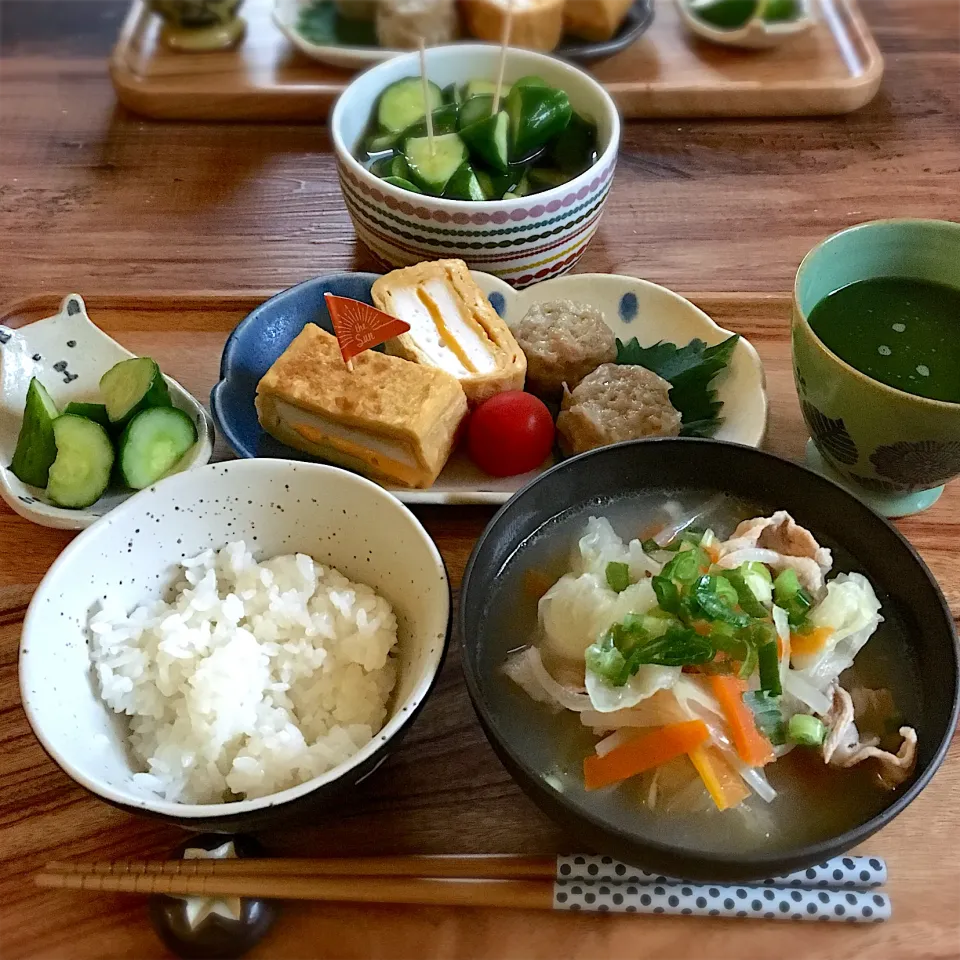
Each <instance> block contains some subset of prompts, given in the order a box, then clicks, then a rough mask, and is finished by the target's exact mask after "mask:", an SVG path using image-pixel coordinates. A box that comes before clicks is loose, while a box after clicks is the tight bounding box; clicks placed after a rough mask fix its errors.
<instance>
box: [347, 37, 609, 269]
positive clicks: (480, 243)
mask: <svg viewBox="0 0 960 960" xmlns="http://www.w3.org/2000/svg"><path fill="white" fill-rule="evenodd" d="M499 56H500V48H499V47H497V46H493V45H490V44H479V43H478V44H457V45H455V46H447V47H434V48H432V49H430V50H428V51H427V75H428V77H429V79H430V80H432V81H433V82H434V83H436V84H438V85H439V86H441V87H444V86H446V85H447V84H449V83H454V82H457V83H463V82H466V81H467V80H470V79H474V78H482V79H486V78H494V77H495V76H496V73H497V67H498V60H499ZM419 73H420V65H419V58H418V55H417V54H409V55H406V56H402V57H396V58H395V59H393V60H389V61H387V62H386V63H381V64H379V65H377V66H375V67H373V68H372V69H370V70H367V71H366V72H365V73H362V74H360V75H359V76H358V77H357V78H356V79H355V80H354V81H353V82H352V83H351V84H350V85H349V86H348V87H347V89H346V90H345V91H344V93H343V94H342V96H341V97H340V99H339V100H338V101H337V103H336V105H335V106H334V108H333V113H332V115H331V118H330V132H331V136H332V138H333V145H334V150H335V153H336V157H337V170H338V173H339V175H340V187H341V190H342V191H343V199H344V203H345V204H346V206H347V210H348V212H349V213H350V217H351V219H352V220H353V225H354V228H355V229H356V232H357V237H358V239H359V240H361V241H362V242H363V243H364V244H365V245H366V246H367V247H368V248H369V249H370V251H371V252H372V253H373V255H374V256H375V257H376V258H377V259H378V260H379V261H380V262H381V263H382V264H384V266H386V267H389V268H393V267H403V266H409V265H411V264H414V263H419V262H421V261H423V260H436V259H438V258H440V257H460V258H461V259H463V260H465V261H466V262H467V263H468V264H469V265H470V267H471V268H473V269H475V270H482V271H484V272H486V273H491V274H493V275H494V276H497V277H500V278H501V279H502V280H506V281H507V282H508V283H511V284H513V285H514V286H515V287H525V286H528V285H530V284H531V283H538V282H539V281H541V280H546V279H548V278H550V277H555V276H559V275H560V274H562V273H565V272H566V271H567V270H569V269H570V268H571V267H572V266H573V265H574V264H575V263H576V262H577V261H578V260H579V259H580V257H581V256H582V254H583V251H584V250H585V249H586V246H587V244H588V243H589V242H590V240H591V238H592V237H593V235H594V233H595V232H596V230H597V226H598V224H599V222H600V217H601V215H602V213H603V207H604V204H605V202H606V199H607V195H608V193H609V191H610V184H611V182H612V180H613V173H614V168H615V166H616V161H617V150H618V148H619V145H620V117H619V115H618V113H617V108H616V106H615V105H614V103H613V100H611V99H610V95H609V94H608V93H607V92H606V91H605V90H604V89H603V87H602V86H601V85H600V84H599V83H597V81H596V80H594V79H593V78H592V77H591V76H589V75H588V74H586V73H584V72H583V71H582V70H579V69H577V68H576V67H574V66H572V65H570V64H568V63H564V62H563V61H562V60H557V59H556V58H555V57H549V56H546V55H545V54H542V53H535V52H533V51H531V50H516V49H511V50H510V51H509V52H508V56H507V62H506V70H505V74H504V80H505V82H506V83H511V82H512V81H514V80H517V79H519V78H520V77H523V76H528V75H530V74H537V75H538V76H541V77H543V79H544V80H546V81H547V83H549V84H551V85H552V86H555V87H558V88H559V89H562V90H564V91H565V92H566V93H567V95H568V96H569V98H570V103H571V105H572V106H573V108H574V110H576V111H577V112H579V113H581V114H583V115H584V116H588V117H590V118H591V119H592V120H593V121H594V122H595V123H596V124H597V132H598V153H599V157H598V159H597V162H596V163H595V164H594V165H593V166H592V167H590V168H589V169H588V170H586V171H584V172H583V173H582V174H580V175H579V176H578V177H575V178H574V179H572V180H570V181H569V182H568V183H565V184H564V185H563V186H560V187H555V188H553V189H551V190H545V191H544V192H543V193H537V194H534V195H532V196H529V197H520V198H517V199H514V200H490V201H483V202H478V201H469V200H447V199H444V198H442V197H430V196H426V195H424V194H415V193H411V192H409V191H406V190H402V189H399V188H397V187H394V186H392V185H391V184H388V183H385V182H384V181H383V180H381V179H380V178H379V177H376V176H374V175H373V174H372V173H370V172H369V171H368V170H367V169H366V168H365V167H364V166H363V164H362V163H361V162H360V161H359V160H357V158H356V157H355V156H354V150H355V149H356V146H357V144H358V143H359V141H360V139H361V137H362V136H363V133H364V130H365V128H366V125H367V122H368V120H369V117H370V114H371V111H372V110H373V108H374V105H375V104H376V102H377V99H378V97H379V96H380V94H381V93H382V92H383V91H384V90H385V89H386V88H387V87H388V86H389V85H390V84H391V83H393V82H394V81H396V80H400V79H402V78H403V77H410V76H418V75H419Z"/></svg>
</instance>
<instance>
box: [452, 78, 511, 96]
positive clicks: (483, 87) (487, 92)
mask: <svg viewBox="0 0 960 960" xmlns="http://www.w3.org/2000/svg"><path fill="white" fill-rule="evenodd" d="M496 92H497V85H496V84H495V83H494V82H493V81H492V80H470V81H468V82H467V83H466V84H465V85H464V88H463V99H464V100H469V99H470V98H471V97H481V96H489V97H490V98H491V99H493V95H494V94H495V93H496ZM509 92H510V84H508V83H505V84H504V85H503V87H502V88H501V90H500V99H501V100H502V99H504V98H505V97H506V96H507V94H508V93H509Z"/></svg>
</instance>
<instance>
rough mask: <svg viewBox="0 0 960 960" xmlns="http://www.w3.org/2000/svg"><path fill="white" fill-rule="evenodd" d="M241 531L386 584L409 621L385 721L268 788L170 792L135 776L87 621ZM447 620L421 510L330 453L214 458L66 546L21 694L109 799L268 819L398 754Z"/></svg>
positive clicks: (45, 595)
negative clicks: (286, 784)
mask: <svg viewBox="0 0 960 960" xmlns="http://www.w3.org/2000/svg"><path fill="white" fill-rule="evenodd" d="M236 540H244V541H246V542H247V543H248V544H249V545H250V546H251V547H252V548H253V549H254V550H255V552H256V553H257V555H258V557H262V558H267V557H272V556H277V555H280V554H286V553H296V552H300V553H306V554H309V555H311V556H313V557H315V558H316V559H317V560H319V561H320V562H322V563H327V564H332V565H333V566H335V567H337V568H338V569H339V570H341V571H342V572H343V573H344V574H345V575H346V576H348V577H350V578H351V579H353V580H357V581H360V582H363V583H367V584H369V585H370V586H372V587H373V588H374V589H375V590H377V592H378V593H380V594H382V595H383V596H384V597H386V598H387V599H388V600H389V601H390V603H391V604H392V605H393V608H394V610H395V612H396V614H397V618H398V621H399V625H400V630H399V638H400V642H399V658H400V671H399V679H398V682H397V687H396V689H395V690H394V694H393V698H392V701H391V708H390V713H389V716H388V719H387V721H386V724H385V725H384V727H383V729H382V730H381V731H380V733H379V734H378V735H377V736H376V737H374V739H373V740H372V741H371V742H370V743H368V744H367V745H366V746H365V747H363V749H361V750H360V751H358V752H357V753H356V754H355V755H354V756H353V757H352V758H351V759H350V760H349V761H348V762H346V763H344V764H341V765H340V766H339V767H336V768H334V769H333V770H331V771H329V772H328V773H325V774H323V775H322V776H319V777H315V778H314V779H312V780H309V781H307V782H306V783H303V784H300V785H299V786H296V787H292V788H290V789H289V790H284V791H282V792H280V793H275V794H272V795H270V796H267V797H262V798H260V799H256V800H244V801H239V802H234V803H223V804H184V803H171V802H168V801H164V800H160V799H158V798H156V797H151V796H150V795H147V794H145V793H143V792H140V791H138V790H137V789H136V788H134V786H133V785H132V783H131V780H130V775H131V774H132V773H134V772H137V770H138V768H137V767H136V766H134V765H133V763H132V759H131V756H130V754H129V752H128V750H127V745H126V735H127V725H126V720H125V718H123V717H120V716H118V715H116V714H114V713H113V712H112V711H111V710H110V709H109V708H108V707H106V706H105V705H104V704H103V703H102V702H101V700H100V698H99V695H98V692H97V687H96V680H95V677H94V674H93V672H92V670H91V667H90V659H89V656H90V655H89V649H88V646H87V640H88V637H87V627H86V624H87V621H88V618H89V616H90V613H91V612H92V610H93V608H94V606H95V604H96V602H97V601H98V600H99V599H101V598H102V597H103V596H105V595H107V594H109V595H111V596H112V597H114V598H118V599H119V600H120V601H121V602H122V603H123V604H124V605H125V606H127V607H128V608H131V609H132V608H133V607H135V606H136V605H137V604H138V603H143V602H145V601H149V600H153V599H157V598H159V597H161V596H162V595H163V592H164V590H165V589H166V588H167V587H169V586H170V585H171V584H172V582H173V581H174V580H175V578H176V571H177V565H178V564H179V562H180V561H181V560H182V559H183V558H184V557H192V556H195V555H196V554H198V553H200V552H202V551H203V550H205V549H207V548H209V547H216V548H219V547H222V546H224V544H226V543H230V542H233V541H236ZM449 622H450V589H449V584H448V581H447V574H446V571H445V570H444V566H443V561H442V560H441V558H440V554H439V552H438V551H437V548H436V546H435V545H434V543H433V541H432V540H431V539H430V537H429V535H428V534H427V533H426V531H425V530H424V529H423V527H422V526H421V525H420V523H419V521H418V520H417V519H416V517H414V516H413V514H412V513H410V511H409V510H408V509H407V508H406V507H404V506H403V504H401V503H400V502H399V501H398V500H396V499H394V498H393V497H391V496H390V494H388V493H386V492H385V491H383V490H382V489H381V488H380V487H378V486H376V484H373V483H371V482H370V481H368V480H364V479H363V478H361V477H358V476H355V475H354V474H352V473H348V472H347V471H344V470H338V469H336V468H335V467H327V466H321V465H319V464H307V463H291V462H290V461H286V460H239V461H233V462H230V463H224V464H212V465H210V466H207V467H204V468H202V469H199V470H196V471H194V472H192V473H190V474H189V475H188V474H178V475H177V476H174V477H170V478H168V479H167V480H164V481H162V482H161V483H159V484H158V485H157V486H156V487H151V488H149V489H147V490H145V491H143V492H142V493H139V494H137V495H136V496H134V497H132V498H131V499H130V500H128V501H127V502H126V503H124V504H122V505H121V506H119V507H117V508H116V509H115V510H113V511H112V512H111V513H110V514H109V515H108V516H107V517H105V518H104V519H102V520H101V521H100V522H99V523H96V524H95V525H94V526H92V527H91V528H90V529H89V530H87V531H85V532H84V533H83V534H81V535H80V536H79V537H77V539H76V540H74V541H73V543H72V544H70V546H69V547H67V549H66V550H65V551H64V552H63V553H62V554H61V555H60V557H59V558H58V559H57V561H56V563H54V565H53V566H52V567H51V568H50V571H49V572H48V573H47V575H46V577H44V579H43V581H42V582H41V584H40V586H39V587H38V588H37V592H36V593H35V594H34V597H33V601H32V602H31V604H30V609H29V610H28V611H27V616H26V620H25V622H24V628H23V636H22V639H21V643H20V693H21V697H22V700H23V705H24V709H25V710H26V713H27V717H28V719H29V720H30V724H31V726H32V727H33V730H34V733H36V735H37V737H38V739H39V740H40V742H41V744H42V745H43V747H44V748H45V749H46V751H47V753H49V754H50V756H51V757H52V758H53V759H54V760H55V761H56V762H57V763H58V764H59V765H60V767H61V768H62V769H63V770H64V771H65V772H66V773H67V774H69V775H70V776H71V777H72V778H73V779H74V780H76V781H77V783H79V784H81V785H82V786H84V787H86V788H87V789H88V790H90V791H91V792H92V793H94V794H96V795H97V796H99V797H101V798H102V799H104V800H106V801H107V802H109V803H112V804H114V805H116V806H119V807H122V808H124V809H126V810H129V811H131V812H133V813H143V814H148V815H152V816H155V817H160V818H162V819H165V820H169V821H172V822H175V823H179V824H180V825H181V826H185V827H187V828H189V829H191V830H195V831H197V830H214V831H226V830H234V829H238V828H243V829H256V828H258V827H262V826H265V825H268V824H275V823H277V822H279V821H282V820H285V819H287V818H289V817H291V816H293V815H295V814H306V813H307V812H315V811H316V810H317V809H318V808H319V807H322V805H323V803H324V802H325V801H330V800H332V799H333V798H334V797H337V796H341V795H343V794H345V793H347V794H348V793H349V791H350V790H352V789H353V788H354V787H355V786H356V785H357V784H358V783H360V782H361V781H362V780H363V779H365V778H366V777H367V776H369V774H371V773H372V772H373V771H374V770H375V769H376V768H377V767H378V766H379V765H380V764H381V763H382V762H383V761H384V760H385V759H386V757H387V755H388V754H389V753H390V752H391V751H392V750H393V749H394V748H395V747H396V746H397V743H398V742H399V740H400V739H401V737H402V735H403V734H404V732H405V731H406V730H407V728H408V727H409V726H410V723H411V721H412V720H413V718H414V717H415V716H416V714H417V712H418V711H419V709H420V707H421V706H422V704H423V701H424V699H425V698H426V697H427V695H428V693H429V692H430V689H431V687H432V686H433V682H434V679H435V678H436V675H437V672H438V671H439V669H440V666H441V663H442V661H443V656H444V652H445V649H446V645H447V639H448V630H449Z"/></svg>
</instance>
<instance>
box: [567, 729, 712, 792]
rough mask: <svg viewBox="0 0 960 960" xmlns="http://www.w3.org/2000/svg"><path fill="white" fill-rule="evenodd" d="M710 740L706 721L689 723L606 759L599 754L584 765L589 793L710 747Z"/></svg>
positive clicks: (652, 734)
mask: <svg viewBox="0 0 960 960" xmlns="http://www.w3.org/2000/svg"><path fill="white" fill-rule="evenodd" d="M709 737H710V731H709V730H708V729H707V725H706V724H705V723H704V722H703V721H702V720H685V721H684V722H683V723H670V724H667V726H665V727H658V728H657V729H656V730H653V731H652V732H650V733H647V734H644V735H643V736H640V737H635V738H634V739H633V740H630V741H629V742H628V743H625V744H623V745H622V746H620V747H616V748H615V749H613V750H611V751H610V752H609V753H608V754H606V755H604V756H602V757H598V756H597V755H596V754H592V755H591V756H589V757H587V758H586V759H585V760H584V761H583V779H584V782H585V784H586V787H587V789H588V790H599V789H600V788H601V787H609V786H610V785H611V784H613V783H619V782H620V781H621V780H626V779H627V778H628V777H635V776H636V775H637V774H638V773H644V772H645V771H647V770H652V769H653V768H654V767H659V766H660V764H661V763H666V762H667V761H668V760H673V758H674V757H679V756H682V755H683V754H684V753H689V752H690V751H691V750H695V749H696V748H697V747H699V746H700V745H701V744H703V743H706V741H707V740H708V739H709Z"/></svg>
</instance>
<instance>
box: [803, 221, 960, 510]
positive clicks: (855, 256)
mask: <svg viewBox="0 0 960 960" xmlns="http://www.w3.org/2000/svg"><path fill="white" fill-rule="evenodd" d="M878 277H898V278H908V279H915V280H925V281H928V282H936V283H941V284H946V285H947V286H951V287H960V224H957V223H949V222H945V221H939V220H880V221H876V222H873V223H864V224H861V225H859V226H856V227H851V228H850V229H848V230H844V231H842V232H841V233H838V234H835V235H834V236H832V237H830V238H828V239H827V240H825V241H823V243H821V244H819V245H818V246H816V247H814V249H813V250H811V251H810V253H808V254H807V256H806V258H805V259H804V261H803V263H802V264H801V265H800V270H799V272H798V273H797V281H796V286H795V288H794V303H793V364H794V375H795V378H796V384H797V393H798V394H799V396H800V406H801V409H802V410H803V417H804V420H805V421H806V423H807V427H808V428H809V430H810V434H811V437H812V438H813V439H812V443H811V444H808V448H807V459H808V461H809V463H810V465H811V466H812V467H813V468H814V469H817V470H819V471H820V472H822V473H827V474H828V475H831V474H832V475H833V476H834V479H838V480H839V481H840V482H841V483H843V484H844V485H845V486H847V487H848V488H850V489H851V490H852V492H854V493H855V494H856V495H857V496H858V497H860V499H861V500H864V501H866V502H867V503H868V504H869V505H870V506H872V507H873V508H874V509H875V510H876V511H877V512H879V513H882V514H885V515H886V516H890V517H899V516H905V515H907V514H911V513H916V512H918V511H920V510H924V509H926V508H927V507H929V506H930V505H931V504H933V503H934V502H935V501H936V500H937V499H938V498H939V496H940V494H941V493H942V492H943V485H944V484H945V483H946V482H948V481H949V480H952V479H953V478H954V477H956V476H957V475H960V403H948V402H946V401H942V400H930V399H927V398H924V397H919V396H915V395H913V394H910V393H906V392H904V391H902V390H898V389H896V388H894V387H891V386H887V385H886V384H884V383H880V382H879V381H877V380H874V379H873V378H872V377H869V376H867V375H866V374H865V373H862V372H861V371H859V370H857V369H856V368H854V367H853V366H851V365H850V364H849V363H847V362H845V361H844V360H841V359H840V357H838V356H837V355H836V354H835V353H833V352H832V351H831V350H829V349H828V348H827V346H826V345H825V344H824V343H823V341H822V340H821V339H820V338H819V337H818V336H817V334H816V333H814V331H813V329H812V328H811V326H810V323H809V317H810V313H811V311H812V310H813V308H814V307H815V306H816V305H817V304H818V303H819V302H820V301H821V300H822V299H823V298H824V297H826V296H828V295H829V294H831V293H834V292H835V291H837V290H839V289H841V288H843V287H845V286H847V285H848V284H851V283H854V282H856V281H858V280H867V279H873V278H878ZM956 319H957V334H958V335H960V317H957V318H956Z"/></svg>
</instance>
